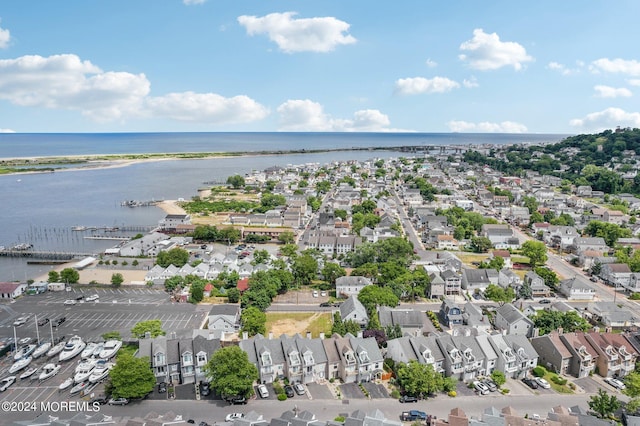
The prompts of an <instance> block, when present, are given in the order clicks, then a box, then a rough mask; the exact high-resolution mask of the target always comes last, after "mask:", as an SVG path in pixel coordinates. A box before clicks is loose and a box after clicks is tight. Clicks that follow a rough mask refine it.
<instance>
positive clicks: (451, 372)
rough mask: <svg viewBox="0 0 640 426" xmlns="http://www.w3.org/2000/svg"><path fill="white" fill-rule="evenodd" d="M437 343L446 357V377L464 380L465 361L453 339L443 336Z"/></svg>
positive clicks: (447, 335) (439, 337)
mask: <svg viewBox="0 0 640 426" xmlns="http://www.w3.org/2000/svg"><path fill="white" fill-rule="evenodd" d="M436 342H437V343H438V347H439V348H440V351H441V352H442V355H443V357H444V371H445V376H447V377H454V378H456V379H462V377H463V375H464V373H465V360H464V359H463V355H462V352H461V351H460V349H458V347H457V346H456V344H455V343H454V340H453V338H452V337H451V336H450V335H449V334H443V335H440V336H438V338H437V339H436Z"/></svg>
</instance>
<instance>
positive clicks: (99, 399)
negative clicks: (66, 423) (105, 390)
mask: <svg viewBox="0 0 640 426" xmlns="http://www.w3.org/2000/svg"><path fill="white" fill-rule="evenodd" d="M95 402H97V403H98V404H100V405H104V404H106V403H107V402H109V400H108V399H107V397H106V396H96V397H94V398H91V399H90V400H89V404H90V405H93V404H94V403H95Z"/></svg>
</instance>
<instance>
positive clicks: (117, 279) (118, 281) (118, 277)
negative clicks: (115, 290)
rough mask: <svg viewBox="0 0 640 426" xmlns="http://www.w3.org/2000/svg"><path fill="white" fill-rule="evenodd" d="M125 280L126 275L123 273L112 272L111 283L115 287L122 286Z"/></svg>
mask: <svg viewBox="0 0 640 426" xmlns="http://www.w3.org/2000/svg"><path fill="white" fill-rule="evenodd" d="M123 282H124V277H123V276H122V274H121V273H119V272H116V273H115V274H111V285H113V286H114V287H120V286H121V285H122V283H123Z"/></svg>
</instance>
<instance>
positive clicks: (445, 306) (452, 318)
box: [438, 299, 463, 327]
mask: <svg viewBox="0 0 640 426" xmlns="http://www.w3.org/2000/svg"><path fill="white" fill-rule="evenodd" d="M438 315H439V317H440V322H441V323H442V324H444V325H446V326H447V327H453V326H456V325H462V323H463V317H462V309H460V307H459V306H458V305H457V304H456V303H455V302H454V301H453V300H451V299H444V300H443V301H442V303H441V304H440V311H439V312H438Z"/></svg>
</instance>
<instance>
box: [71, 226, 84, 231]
mask: <svg viewBox="0 0 640 426" xmlns="http://www.w3.org/2000/svg"><path fill="white" fill-rule="evenodd" d="M71 230H72V231H86V230H87V227H86V226H74V227H73V228H71Z"/></svg>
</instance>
